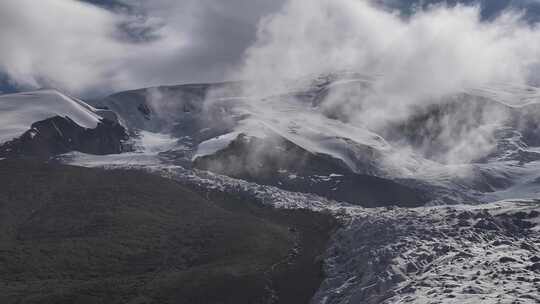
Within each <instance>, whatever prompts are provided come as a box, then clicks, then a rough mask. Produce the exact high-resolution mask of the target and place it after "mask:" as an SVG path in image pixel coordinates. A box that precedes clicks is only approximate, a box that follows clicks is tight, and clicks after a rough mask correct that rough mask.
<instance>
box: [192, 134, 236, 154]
mask: <svg viewBox="0 0 540 304" xmlns="http://www.w3.org/2000/svg"><path fill="white" fill-rule="evenodd" d="M238 135H240V133H239V132H232V133H228V134H224V135H221V136H218V137H215V138H212V139H209V140H207V141H204V142H202V143H200V144H199V146H198V147H197V152H195V155H193V159H194V160H195V159H196V158H198V157H203V156H207V155H212V154H214V153H216V152H219V151H221V150H223V149H225V148H226V147H227V146H228V145H229V144H230V143H231V142H232V141H233V140H235V139H236V138H237V137H238Z"/></svg>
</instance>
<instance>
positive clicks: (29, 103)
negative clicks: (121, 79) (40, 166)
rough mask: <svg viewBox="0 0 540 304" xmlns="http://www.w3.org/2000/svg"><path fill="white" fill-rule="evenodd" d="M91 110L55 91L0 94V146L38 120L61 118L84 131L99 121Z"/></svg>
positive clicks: (83, 104)
mask: <svg viewBox="0 0 540 304" xmlns="http://www.w3.org/2000/svg"><path fill="white" fill-rule="evenodd" d="M96 112H97V110H96V109H94V108H93V107H91V106H89V105H87V104H85V103H83V102H82V101H80V100H77V99H74V98H71V97H68V96H66V95H64V94H62V93H60V92H58V91H55V90H41V91H34V92H28V93H16V94H8V95H0V143H2V142H6V141H9V140H11V139H14V138H16V137H18V136H20V135H22V134H23V133H24V132H26V131H27V130H29V129H30V126H31V125H32V124H33V123H35V122H38V121H41V120H45V119H48V118H52V117H55V116H60V117H64V118H69V119H71V120H72V121H73V122H75V123H76V124H78V125H79V126H81V127H83V128H88V129H93V128H96V126H97V125H98V123H99V122H100V120H101V119H102V117H101V116H99V115H98V114H97V113H96Z"/></svg>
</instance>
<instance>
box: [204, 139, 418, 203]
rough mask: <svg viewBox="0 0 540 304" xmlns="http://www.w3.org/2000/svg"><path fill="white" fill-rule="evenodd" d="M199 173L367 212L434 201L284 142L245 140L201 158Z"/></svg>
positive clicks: (281, 140) (237, 140) (401, 186)
mask: <svg viewBox="0 0 540 304" xmlns="http://www.w3.org/2000/svg"><path fill="white" fill-rule="evenodd" d="M194 167H195V168H198V169H202V170H209V171H212V172H216V173H219V174H224V175H227V176H232V177H236V178H240V179H245V180H249V181H254V182H256V183H259V184H266V185H273V186H277V187H279V188H282V189H285V190H289V191H297V192H304V193H314V194H318V195H321V196H324V197H327V198H330V199H335V200H339V201H347V202H351V203H356V204H361V205H362V206H366V207H374V206H387V205H393V204H397V203H398V202H399V204H400V206H420V205H423V204H424V203H426V202H427V200H428V195H427V194H426V193H423V192H422V191H421V190H416V189H413V188H410V187H408V186H405V185H402V184H399V183H397V182H394V181H392V180H388V179H383V178H379V177H375V176H369V175H362V174H355V173H354V172H352V171H351V170H350V169H349V168H348V167H347V166H346V165H345V164H344V163H343V162H342V161H340V160H338V159H335V158H332V157H330V156H328V155H324V154H314V153H311V152H309V151H306V150H304V149H302V148H301V147H299V146H297V145H295V144H294V143H292V142H290V141H287V140H285V139H281V138H279V139H274V140H272V141H271V142H269V140H268V139H265V140H261V139H257V138H253V137H247V136H245V135H242V134H241V135H239V136H238V138H237V139H235V140H234V141H233V142H231V144H230V145H229V146H228V147H227V148H226V149H224V150H222V151H219V152H217V153H215V154H213V155H208V156H203V157H199V158H197V159H196V160H195V161H194Z"/></svg>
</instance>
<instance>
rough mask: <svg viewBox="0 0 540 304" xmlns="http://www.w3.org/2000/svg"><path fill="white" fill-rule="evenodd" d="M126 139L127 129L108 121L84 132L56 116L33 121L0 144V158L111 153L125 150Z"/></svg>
mask: <svg viewBox="0 0 540 304" xmlns="http://www.w3.org/2000/svg"><path fill="white" fill-rule="evenodd" d="M127 139H128V135H127V133H126V130H125V129H124V128H123V127H122V126H121V125H120V124H118V123H116V122H114V121H112V120H109V119H103V120H101V122H100V123H98V125H97V127H96V128H94V129H87V128H83V127H81V126H79V125H78V124H76V123H75V122H74V121H72V120H71V119H69V118H67V117H60V116H56V117H52V118H49V119H45V120H42V121H38V122H35V123H34V124H32V126H31V128H30V130H28V131H26V132H25V133H24V134H23V135H22V136H20V137H18V138H16V139H13V140H11V141H9V142H6V143H4V144H2V145H0V157H7V158H12V157H37V158H49V157H52V156H54V155H58V154H62V153H66V152H70V151H80V152H84V153H90V154H98V155H103V154H114V153H121V152H123V151H125V150H128V147H127V146H126V145H125V144H124V141H126V140H127Z"/></svg>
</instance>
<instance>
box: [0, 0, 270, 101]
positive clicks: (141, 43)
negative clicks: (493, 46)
mask: <svg viewBox="0 0 540 304" xmlns="http://www.w3.org/2000/svg"><path fill="white" fill-rule="evenodd" d="M91 2H93V3H94V4H99V6H97V5H93V4H89V3H86V2H82V1H76V0H40V1H32V0H20V1H19V0H5V1H1V2H0V71H2V72H4V73H5V74H7V75H8V76H9V78H10V80H11V81H12V82H15V83H17V84H18V85H19V86H23V87H41V86H54V87H58V88H60V89H62V90H66V91H69V92H71V93H76V94H83V95H84V94H96V93H103V92H111V91H117V90H123V89H129V88H138V87H144V86H151V85H159V84H170V83H180V82H192V81H218V80H223V79H224V78H225V77H226V75H227V71H228V69H229V68H230V67H231V66H233V65H234V64H236V63H238V62H239V61H240V59H241V56H242V53H243V51H244V50H245V48H247V47H248V46H249V45H250V44H251V43H252V42H253V40H254V39H255V32H256V25H257V23H258V19H259V18H260V17H261V16H263V15H266V14H267V13H268V11H272V10H276V9H277V8H278V7H279V6H280V2H281V1H273V2H269V1H261V0H259V1H247V0H233V1H229V2H227V4H224V3H223V2H222V1H217V0H210V1H194V0H187V1H172V0H167V1H165V0H156V1H138V0H116V1H114V2H111V1H91Z"/></svg>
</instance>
